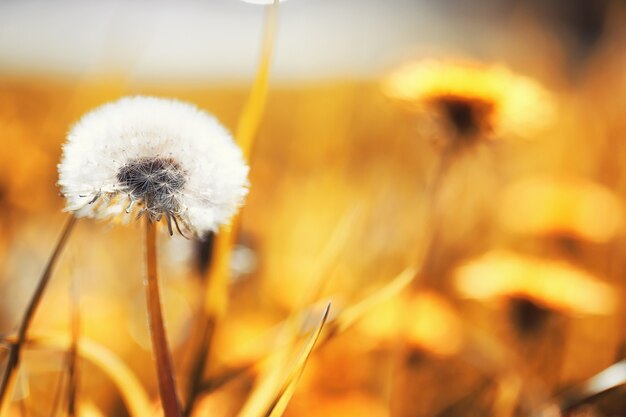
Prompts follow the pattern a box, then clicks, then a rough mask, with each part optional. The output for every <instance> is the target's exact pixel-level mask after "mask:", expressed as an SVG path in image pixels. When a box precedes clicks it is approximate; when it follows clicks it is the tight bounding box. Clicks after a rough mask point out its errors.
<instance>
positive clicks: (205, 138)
mask: <svg viewBox="0 0 626 417" xmlns="http://www.w3.org/2000/svg"><path fill="white" fill-rule="evenodd" d="M247 175H248V166H247V165H246V163H245V162H244V159H243V155H242V152H241V150H240V149H239V147H238V146H237V145H236V144H235V142H234V141H233V139H232V137H231V135H230V134H229V133H228V131H227V130H226V129H225V128H224V127H222V126H221V125H220V123H219V122H218V121H217V120H216V119H215V118H214V117H213V116H210V115H209V114H208V113H206V112H204V111H202V110H199V109H198V108H196V107H195V106H193V105H191V104H187V103H183V102H180V101H177V100H170V99H162V98H155V97H141V96H136V97H126V98H122V99H120V100H118V101H116V102H112V103H109V104H105V105H103V106H101V107H99V108H97V109H95V110H93V111H91V112H89V113H87V114H86V115H84V116H83V117H82V118H81V119H80V120H79V121H78V122H77V123H76V125H74V126H73V127H72V128H71V130H70V132H69V134H68V136H67V142H66V143H65V145H64V146H63V156H62V158H61V162H60V164H59V182H58V184H59V186H60V188H61V192H62V193H63V195H64V196H65V198H66V200H67V206H66V210H67V211H72V212H74V214H75V215H76V216H79V217H93V218H112V219H118V220H121V221H128V220H129V219H130V218H133V215H134V216H138V215H148V216H150V219H151V220H153V221H158V220H160V219H161V218H162V217H165V218H166V220H167V223H168V226H170V232H171V223H172V222H174V223H175V224H176V226H177V227H178V226H179V225H180V226H181V227H182V228H184V229H186V230H187V231H190V232H192V233H195V234H198V235H203V234H205V233H206V232H208V231H215V230H216V229H217V228H218V227H219V226H220V225H221V224H225V223H227V222H228V221H229V220H230V218H231V217H232V216H233V215H234V214H235V212H236V211H237V209H238V208H239V206H240V205H241V204H242V203H243V200H244V197H245V196H246V194H247V192H248V179H247Z"/></svg>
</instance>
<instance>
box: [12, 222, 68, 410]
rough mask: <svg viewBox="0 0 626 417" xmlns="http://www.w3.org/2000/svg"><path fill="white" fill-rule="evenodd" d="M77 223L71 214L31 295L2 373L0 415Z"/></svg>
mask: <svg viewBox="0 0 626 417" xmlns="http://www.w3.org/2000/svg"><path fill="white" fill-rule="evenodd" d="M75 224H76V218H75V217H74V216H70V218H69V219H68V220H67V222H66V223H65V226H64V227H63V232H62V233H61V237H60V238H59V240H58V242H57V244H56V246H55V248H54V251H53V252H52V255H51V256H50V259H48V264H47V265H46V269H45V270H44V272H43V274H42V275H41V278H40V279H39V283H38V284H37V288H36V289H35V292H34V293H33V296H32V297H31V299H30V301H29V303H28V306H27V307H26V312H25V313H24V317H23V318H22V321H21V323H20V326H19V329H18V331H17V340H16V341H15V343H13V344H12V345H11V347H10V350H9V358H8V360H7V367H6V370H5V372H4V374H3V375H2V381H1V382H0V416H4V415H5V412H6V410H7V405H8V403H9V402H10V400H8V398H9V396H10V394H11V392H12V391H13V386H14V383H15V377H16V375H17V369H18V367H19V364H20V359H21V357H20V353H21V350H22V346H23V345H24V342H25V341H26V335H27V333H28V330H29V328H30V325H31V324H32V321H33V318H34V317H35V313H36V312H37V307H38V306H39V304H40V303H41V300H42V298H43V295H44V292H45V290H46V287H47V286H48V282H50V277H51V276H52V271H53V270H54V267H55V265H56V263H57V261H58V259H59V256H60V255H61V252H63V248H64V247H65V245H66V243H67V240H68V238H69V237H70V234H71V232H72V229H73V228H74V225H75Z"/></svg>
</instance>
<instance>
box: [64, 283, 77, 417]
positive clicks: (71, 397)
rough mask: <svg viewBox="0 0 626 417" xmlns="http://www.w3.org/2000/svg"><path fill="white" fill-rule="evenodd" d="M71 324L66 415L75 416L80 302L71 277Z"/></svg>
mask: <svg viewBox="0 0 626 417" xmlns="http://www.w3.org/2000/svg"><path fill="white" fill-rule="evenodd" d="M70 292H71V305H72V311H71V326H70V337H71V343H70V350H69V352H68V355H69V356H68V366H67V368H68V369H67V374H68V378H69V380H68V383H67V415H68V417H75V416H76V397H77V395H78V339H79V337H80V304H79V300H78V290H77V289H76V282H75V281H74V280H73V279H72V282H71V286H70Z"/></svg>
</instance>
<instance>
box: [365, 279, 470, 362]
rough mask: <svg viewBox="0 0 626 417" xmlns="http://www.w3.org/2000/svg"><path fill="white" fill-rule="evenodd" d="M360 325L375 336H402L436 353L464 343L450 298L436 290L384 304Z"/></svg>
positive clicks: (380, 338) (447, 352) (446, 352)
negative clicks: (442, 295)
mask: <svg viewBox="0 0 626 417" xmlns="http://www.w3.org/2000/svg"><path fill="white" fill-rule="evenodd" d="M357 328H358V329H359V330H360V331H361V332H363V333H364V334H366V335H367V336H368V337H371V338H372V339H374V340H378V341H383V342H385V341H387V340H390V339H393V338H396V337H400V338H402V339H404V340H405V341H406V342H407V343H409V344H410V345H412V346H414V347H416V348H419V349H422V350H424V351H425V352H428V353H431V354H435V355H442V356H447V355H452V354H454V353H456V352H458V350H459V349H460V347H461V345H462V331H461V330H462V329H461V322H460V319H459V318H458V316H457V315H456V313H455V312H454V310H453V309H452V307H451V306H450V305H449V304H448V302H447V301H445V300H444V299H443V298H442V297H441V296H440V295H438V294H436V293H435V292H432V291H421V292H419V293H417V294H411V295H409V296H407V297H405V298H402V299H396V300H391V301H389V302H387V303H383V304H380V305H379V306H377V307H376V308H374V309H373V310H372V311H371V312H370V313H369V314H367V315H366V316H365V317H364V318H363V320H361V321H359V322H358V324H357Z"/></svg>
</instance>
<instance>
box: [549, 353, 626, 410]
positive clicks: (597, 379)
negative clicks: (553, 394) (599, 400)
mask: <svg viewBox="0 0 626 417" xmlns="http://www.w3.org/2000/svg"><path fill="white" fill-rule="evenodd" d="M622 385H626V360H622V361H619V362H616V363H614V364H613V365H611V366H609V367H608V368H606V369H605V370H603V371H602V372H599V373H597V374H595V375H594V376H592V377H591V378H589V379H587V380H586V381H584V382H583V383H581V384H579V385H577V386H575V387H574V388H571V389H569V390H567V391H565V392H564V393H562V394H560V395H559V396H558V397H557V399H556V402H557V403H558V404H560V408H561V409H562V410H570V409H572V408H574V407H576V406H578V405H580V404H582V403H584V402H585V401H587V400H589V399H591V398H594V397H596V396H597V395H600V394H602V393H603V392H606V391H608V390H610V389H613V388H616V387H619V386H622Z"/></svg>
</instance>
